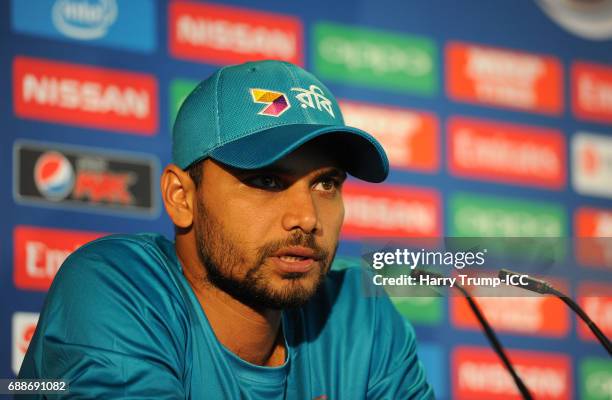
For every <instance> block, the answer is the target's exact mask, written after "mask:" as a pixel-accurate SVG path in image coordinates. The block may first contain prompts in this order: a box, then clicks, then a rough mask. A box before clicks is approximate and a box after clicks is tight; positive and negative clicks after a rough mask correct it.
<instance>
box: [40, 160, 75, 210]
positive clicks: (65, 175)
mask: <svg viewBox="0 0 612 400" xmlns="http://www.w3.org/2000/svg"><path fill="white" fill-rule="evenodd" d="M34 182H35V183H36V188H37V189H38V191H39V192H40V193H41V194H42V195H43V196H45V197H46V198H47V199H49V200H52V201H60V200H63V199H65V198H66V197H67V196H68V195H69V194H70V192H71V191H72V188H73V187H74V169H73V168H72V165H71V164H70V161H68V159H67V158H66V157H64V155H63V154H61V153H58V152H56V151H48V152H46V153H43V154H42V155H41V156H40V157H39V158H38V160H37V161H36V165H35V166H34Z"/></svg>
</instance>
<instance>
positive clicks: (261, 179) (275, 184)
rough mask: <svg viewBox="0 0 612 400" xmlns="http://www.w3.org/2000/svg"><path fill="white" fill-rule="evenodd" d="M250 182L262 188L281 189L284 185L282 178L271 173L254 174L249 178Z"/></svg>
mask: <svg viewBox="0 0 612 400" xmlns="http://www.w3.org/2000/svg"><path fill="white" fill-rule="evenodd" d="M248 183H249V184H250V185H253V186H256V187H259V188H262V189H280V188H281V187H282V184H281V181H280V179H278V177H276V176H270V175H259V176H254V177H252V178H250V179H249V180H248Z"/></svg>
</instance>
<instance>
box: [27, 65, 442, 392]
mask: <svg viewBox="0 0 612 400" xmlns="http://www.w3.org/2000/svg"><path fill="white" fill-rule="evenodd" d="M173 162H174V163H173V164H170V165H168V166H167V167H166V168H165V170H164V172H163V175H162V177H161V193H162V198H163V201H164V205H165V208H166V211H167V212H168V215H169V216H170V218H171V219H172V221H173V223H174V225H175V231H176V242H175V243H172V242H170V241H168V240H167V239H165V238H163V237H161V236H159V235H153V234H142V235H115V236H110V237H106V238H102V239H99V240H97V241H94V242H92V243H90V244H87V245H85V246H83V247H82V248H80V249H79V250H77V251H76V252H75V253H73V254H72V255H71V256H70V257H69V258H68V259H67V260H66V262H65V263H64V265H63V266H62V268H61V269H60V271H59V272H58V275H57V277H56V279H55V281H54V283H53V285H52V287H51V289H50V290H49V294H48V298H47V301H46V303H45V307H44V310H43V312H42V313H41V316H40V320H39V323H38V327H37V330H36V334H35V335H34V338H33V339H32V342H31V344H30V348H29V350H28V352H27V354H26V357H25V360H24V362H23V366H22V369H21V372H20V378H57V379H60V378H61V379H65V380H67V381H68V382H69V384H70V391H71V393H73V394H77V395H79V396H84V397H96V396H97V397H100V398H186V397H187V398H200V399H202V398H206V399H208V398H213V399H215V398H219V399H238V398H248V399H282V398H286V399H315V398H316V399H351V400H352V399H358V398H371V399H383V398H384V399H408V398H411V399H429V398H433V392H432V390H431V388H430V387H429V385H428V384H427V382H426V380H425V376H424V372H423V369H422V366H421V364H420V362H419V361H418V359H417V356H416V344H415V337H414V331H413V330H412V328H411V327H410V326H409V325H407V323H406V322H405V321H404V320H403V319H402V318H401V317H400V316H399V314H398V313H397V312H396V311H395V310H394V308H393V306H392V305H391V303H390V302H389V300H388V298H386V297H385V296H366V295H365V294H364V291H363V289H362V281H361V278H360V272H359V271H358V270H346V271H343V272H329V268H330V265H331V263H332V260H333V258H334V255H335V251H336V247H337V244H338V240H339V233H340V228H341V225H342V220H343V216H344V206H343V203H342V183H343V181H344V179H345V178H346V173H347V172H348V173H349V174H351V175H353V176H355V177H357V178H361V179H363V180H366V181H371V182H380V181H382V180H384V179H385V178H386V176H387V173H388V162H387V158H386V155H385V153H384V151H383V149H382V147H381V146H380V144H379V143H378V142H377V141H376V140H375V139H374V138H373V137H372V136H370V135H369V134H367V133H365V132H362V131H360V130H358V129H355V128H349V127H346V126H345V125H344V122H343V120H342V114H341V112H340V109H339V108H338V104H337V103H336V101H335V99H334V98H333V97H332V95H331V93H330V92H329V90H328V89H327V88H326V87H325V86H324V85H323V84H322V83H321V82H319V81H318V80H317V79H316V78H315V77H314V76H312V75H311V74H309V73H308V72H306V71H304V70H302V69H301V68H299V67H296V66H294V65H291V64H288V63H283V62H278V61H262V62H255V63H247V64H243V65H238V66H232V67H225V68H222V69H220V70H219V71H217V72H216V73H215V74H214V75H212V76H211V77H210V78H208V79H207V80H205V81H204V82H202V83H201V84H200V85H198V87H197V88H196V89H195V90H194V91H193V92H192V93H191V94H190V95H189V96H188V97H187V99H186V100H185V102H184V104H183V105H182V107H181V109H180V111H179V114H178V116H177V121H176V123H175V126H174V132H173Z"/></svg>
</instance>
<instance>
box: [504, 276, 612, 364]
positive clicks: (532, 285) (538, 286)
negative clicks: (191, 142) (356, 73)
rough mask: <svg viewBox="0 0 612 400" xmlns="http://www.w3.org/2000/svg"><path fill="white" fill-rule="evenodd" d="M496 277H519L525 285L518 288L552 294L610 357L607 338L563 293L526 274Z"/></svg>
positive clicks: (611, 346)
mask: <svg viewBox="0 0 612 400" xmlns="http://www.w3.org/2000/svg"><path fill="white" fill-rule="evenodd" d="M498 276H499V278H500V279H507V278H509V277H511V276H521V277H522V278H524V279H525V280H526V281H527V285H524V286H523V285H517V286H518V287H520V288H523V289H526V290H530V291H532V292H536V293H540V294H552V295H554V296H556V297H558V298H559V299H561V301H563V302H564V303H565V304H567V306H568V307H569V308H571V310H572V311H574V312H575V313H576V314H578V316H579V317H580V318H581V319H582V320H583V321H584V323H585V324H587V326H588V327H589V329H590V330H591V332H593V334H594V335H595V337H596V338H597V340H599V343H601V345H602V346H603V347H604V349H606V350H607V351H608V354H609V355H610V356H612V344H610V341H609V340H608V338H607V337H606V336H605V335H604V334H603V332H602V331H601V329H599V327H598V326H597V325H595V322H593V320H592V319H591V318H589V316H588V315H587V313H585V312H584V310H583V309H582V308H580V306H579V305H578V303H576V302H575V301H574V300H572V299H571V298H569V297H568V296H567V295H565V294H564V293H563V292H560V291H558V290H557V289H555V288H554V287H552V285H551V284H549V283H548V282H546V281H543V280H540V279H535V278H532V277H530V276H529V275H527V274H520V273H518V272H514V271H510V270H507V269H502V270H500V271H499V275H498Z"/></svg>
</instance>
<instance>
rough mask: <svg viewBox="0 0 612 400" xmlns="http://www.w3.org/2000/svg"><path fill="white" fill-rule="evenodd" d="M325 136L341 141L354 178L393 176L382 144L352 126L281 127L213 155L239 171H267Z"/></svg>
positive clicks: (345, 163)
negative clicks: (282, 159) (270, 166)
mask: <svg viewBox="0 0 612 400" xmlns="http://www.w3.org/2000/svg"><path fill="white" fill-rule="evenodd" d="M323 135H326V136H328V135H330V136H331V135H333V136H334V138H335V139H337V140H338V143H339V144H340V146H338V147H337V148H338V159H339V160H340V162H341V164H342V165H343V166H344V168H345V169H346V172H347V173H349V174H350V175H352V176H354V177H356V178H359V179H362V180H364V181H368V182H382V181H384V180H385V178H386V177H387V175H388V174H389V161H388V160H387V155H386V154H385V151H384V150H383V148H382V146H381V145H380V144H379V143H378V141H377V140H376V139H375V138H374V137H372V136H371V135H370V134H368V133H366V132H364V131H362V130H360V129H357V128H353V127H348V126H337V125H335V126H330V125H312V124H294V125H283V126H278V127H274V128H270V129H266V130H263V131H260V132H256V133H253V134H251V135H249V136H246V137H243V138H241V139H237V140H235V141H232V142H230V143H226V144H224V145H222V146H221V147H218V148H216V149H214V150H212V151H211V152H210V154H209V156H210V157H211V158H213V159H214V160H217V161H219V162H221V163H223V164H226V165H229V166H231V167H235V168H240V169H257V168H263V167H266V166H269V165H271V164H274V163H275V162H276V161H278V160H280V159H281V158H283V157H285V156H286V155H287V154H289V153H291V152H293V151H294V150H296V149H297V148H298V147H300V146H302V145H303V144H305V143H307V142H309V141H311V140H313V139H315V138H318V137H320V136H323Z"/></svg>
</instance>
